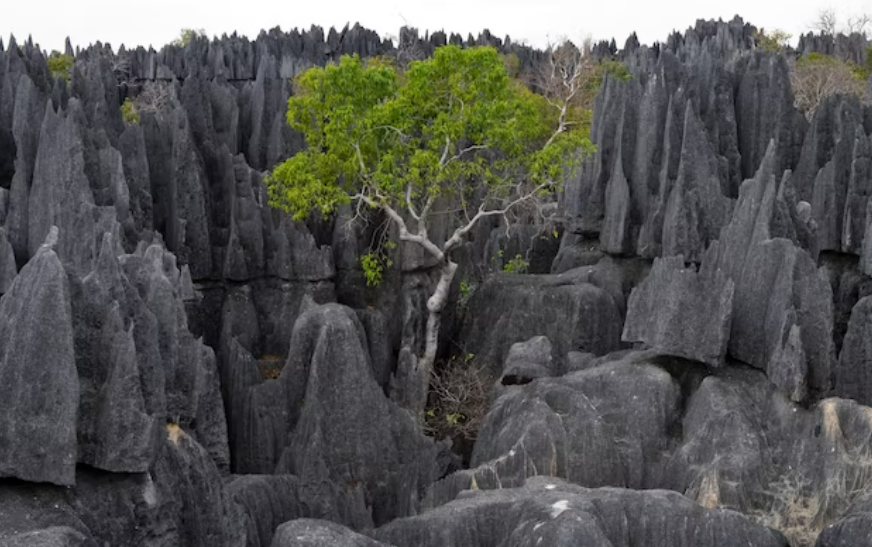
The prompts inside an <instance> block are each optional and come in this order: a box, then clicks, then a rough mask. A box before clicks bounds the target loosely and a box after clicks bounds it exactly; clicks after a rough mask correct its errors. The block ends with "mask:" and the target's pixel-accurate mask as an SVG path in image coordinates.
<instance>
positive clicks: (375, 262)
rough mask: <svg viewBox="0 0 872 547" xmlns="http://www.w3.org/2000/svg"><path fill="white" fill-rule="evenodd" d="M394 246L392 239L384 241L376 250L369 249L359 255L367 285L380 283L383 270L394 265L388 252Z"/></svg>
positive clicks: (374, 285)
mask: <svg viewBox="0 0 872 547" xmlns="http://www.w3.org/2000/svg"><path fill="white" fill-rule="evenodd" d="M396 247H397V244H396V243H394V242H393V241H386V242H385V243H384V244H383V245H381V246H380V247H379V248H378V249H377V250H376V251H370V252H368V253H366V254H364V255H363V256H361V257H360V266H361V268H363V274H364V275H365V276H366V285H367V286H368V287H377V286H379V285H380V284H381V282H382V278H383V277H384V272H385V270H386V269H388V268H390V267H391V266H393V265H394V262H393V260H391V258H390V256H389V255H388V252H389V251H392V250H393V249H395V248H396Z"/></svg>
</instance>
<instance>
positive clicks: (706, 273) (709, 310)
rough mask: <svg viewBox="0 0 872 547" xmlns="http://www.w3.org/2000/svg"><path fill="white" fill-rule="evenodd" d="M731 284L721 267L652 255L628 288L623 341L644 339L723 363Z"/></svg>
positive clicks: (689, 356) (691, 356)
mask: <svg viewBox="0 0 872 547" xmlns="http://www.w3.org/2000/svg"><path fill="white" fill-rule="evenodd" d="M732 307H733V282H732V281H731V280H730V279H728V278H727V277H726V275H725V274H724V272H722V271H720V270H712V269H708V268H703V269H701V270H700V271H699V272H697V271H696V268H695V267H694V266H690V267H685V264H684V257H682V256H681V255H679V256H675V257H669V258H655V259H654V267H653V268H652V269H651V273H649V274H648V277H646V278H645V280H644V281H643V282H642V283H641V284H640V285H638V286H637V287H636V288H635V289H633V293H632V294H631V295H630V300H629V302H628V305H627V320H626V322H625V323H624V332H623V335H622V337H621V338H622V340H624V341H625V342H645V343H646V344H647V345H648V346H650V347H652V348H654V349H656V350H658V351H662V352H664V353H667V354H670V355H675V356H678V357H684V358H686V359H692V360H695V361H700V362H702V363H705V364H707V365H711V366H714V367H718V366H722V365H723V364H724V357H725V356H726V350H727V342H728V341H729V337H730V320H731V318H732Z"/></svg>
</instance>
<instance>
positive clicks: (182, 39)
mask: <svg viewBox="0 0 872 547" xmlns="http://www.w3.org/2000/svg"><path fill="white" fill-rule="evenodd" d="M205 37H206V31H205V30H203V29H193V28H183V29H182V30H181V32H180V33H179V37H178V38H176V39H175V40H174V41H173V45H174V46H180V47H185V46H187V45H188V44H190V43H191V40H194V39H195V38H205Z"/></svg>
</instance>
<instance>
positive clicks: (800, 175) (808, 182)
mask: <svg viewBox="0 0 872 547" xmlns="http://www.w3.org/2000/svg"><path fill="white" fill-rule="evenodd" d="M858 127H859V128H861V130H862V127H863V113H862V107H861V105H860V102H859V101H858V100H857V98H855V97H850V96H844V95H838V94H834V95H830V96H828V97H825V98H824V99H823V100H822V101H821V104H820V105H819V106H818V108H817V109H815V114H814V118H812V121H811V125H810V126H809V128H808V132H807V134H806V137H805V140H804V142H803V145H802V154H801V155H800V157H799V162H798V164H797V165H796V169H795V172H794V181H795V183H794V185H795V186H796V190H797V194H798V196H799V199H802V200H805V201H807V202H809V203H812V205H813V209H814V210H815V212H816V213H817V212H818V211H821V210H823V208H824V206H825V203H823V201H822V200H823V199H824V198H825V197H826V198H829V199H832V200H833V201H834V202H833V203H832V207H833V209H834V210H835V211H836V212H835V218H834V219H832V220H833V221H834V223H835V224H834V225H835V226H836V227H838V229H837V230H836V231H835V233H829V232H826V233H825V234H824V236H825V239H826V240H830V241H832V240H833V239H834V240H835V242H838V240H839V238H840V236H841V228H842V221H843V217H842V215H843V214H844V210H845V206H846V203H845V197H846V192H847V188H848V183H849V179H850V176H851V164H852V161H853V158H854V150H855V144H856V142H855V139H856V131H857V129H858ZM829 162H832V163H833V167H832V169H833V170H832V173H831V176H830V177H828V178H827V179H825V180H823V181H822V182H823V183H832V185H833V188H832V190H830V191H829V192H824V191H823V189H820V188H818V185H819V184H818V182H816V178H817V177H818V176H819V171H820V170H821V169H823V168H824V166H825V165H826V164H827V163H829ZM815 196H819V197H817V198H816V197H815ZM818 200H821V201H818ZM815 219H816V220H817V221H818V222H821V221H824V220H830V219H828V218H826V217H822V216H818V215H817V214H815ZM827 248H828V247H827ZM839 248H840V247H838V246H837V247H835V248H833V250H838V249H839Z"/></svg>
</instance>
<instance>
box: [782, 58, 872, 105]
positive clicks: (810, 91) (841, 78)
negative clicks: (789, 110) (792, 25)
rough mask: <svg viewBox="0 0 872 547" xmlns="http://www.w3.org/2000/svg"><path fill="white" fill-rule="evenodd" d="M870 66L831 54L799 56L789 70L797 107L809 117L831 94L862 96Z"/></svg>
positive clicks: (864, 91)
mask: <svg viewBox="0 0 872 547" xmlns="http://www.w3.org/2000/svg"><path fill="white" fill-rule="evenodd" d="M868 78H869V72H868V69H867V67H866V66H865V65H864V66H860V65H857V64H855V63H851V62H847V61H842V60H839V59H837V58H835V57H832V56H830V55H824V54H821V53H809V54H808V55H805V56H803V57H801V58H800V59H798V60H797V61H796V64H795V66H794V67H793V69H792V70H791V72H790V83H791V87H792V88H793V93H794V100H795V103H796V107H797V108H798V109H799V110H800V111H802V112H804V113H805V115H806V117H807V118H808V119H809V120H810V119H812V117H813V116H814V113H815V111H816V110H817V108H818V106H819V105H820V104H821V103H822V102H823V100H824V99H826V98H827V97H829V96H831V95H835V94H840V95H855V96H857V97H863V95H864V94H865V93H866V81H867V79H868Z"/></svg>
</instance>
